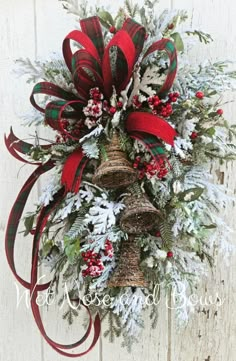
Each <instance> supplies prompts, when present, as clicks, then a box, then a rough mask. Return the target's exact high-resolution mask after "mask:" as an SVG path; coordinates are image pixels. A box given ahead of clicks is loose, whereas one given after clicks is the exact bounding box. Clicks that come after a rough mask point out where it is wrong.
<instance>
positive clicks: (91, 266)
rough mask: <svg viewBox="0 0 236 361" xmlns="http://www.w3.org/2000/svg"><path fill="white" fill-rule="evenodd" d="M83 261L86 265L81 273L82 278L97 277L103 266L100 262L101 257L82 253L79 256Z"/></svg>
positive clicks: (90, 252)
mask: <svg viewBox="0 0 236 361" xmlns="http://www.w3.org/2000/svg"><path fill="white" fill-rule="evenodd" d="M81 256H82V257H83V260H84V261H85V263H86V264H87V268H86V269H85V270H83V271H82V276H83V277H86V276H91V277H98V276H100V275H101V274H102V272H103V270H104V264H103V262H102V261H101V256H100V255H99V254H98V253H95V252H93V251H87V252H83V253H82V254H81Z"/></svg>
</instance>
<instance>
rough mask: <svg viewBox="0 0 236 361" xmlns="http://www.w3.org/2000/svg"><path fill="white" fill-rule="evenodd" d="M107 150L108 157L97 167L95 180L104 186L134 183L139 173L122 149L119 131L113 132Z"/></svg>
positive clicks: (125, 185) (110, 186) (119, 186)
mask: <svg viewBox="0 0 236 361" xmlns="http://www.w3.org/2000/svg"><path fill="white" fill-rule="evenodd" d="M105 150H106V156H107V159H106V160H103V161H102V162H101V164H100V166H99V167H98V168H97V170H96V173H95V175H94V177H93V182H94V183H95V184H97V185H98V186H100V187H104V188H121V187H127V186H129V185H130V184H133V183H134V182H135V180H136V178H137V173H136V171H135V170H134V169H133V167H132V165H131V163H130V162H129V161H128V160H127V158H126V155H125V153H124V152H123V151H122V149H121V146H120V140H119V135H118V133H117V132H114V133H113V136H112V139H111V142H110V143H109V144H107V145H106V146H105Z"/></svg>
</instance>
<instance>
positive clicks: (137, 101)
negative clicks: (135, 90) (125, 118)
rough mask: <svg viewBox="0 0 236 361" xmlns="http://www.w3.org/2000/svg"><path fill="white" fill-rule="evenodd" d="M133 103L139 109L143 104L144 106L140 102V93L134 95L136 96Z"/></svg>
mask: <svg viewBox="0 0 236 361" xmlns="http://www.w3.org/2000/svg"><path fill="white" fill-rule="evenodd" d="M132 103H133V106H134V108H136V109H139V108H141V106H142V103H141V102H140V100H139V96H138V95H134V96H133V101H132Z"/></svg>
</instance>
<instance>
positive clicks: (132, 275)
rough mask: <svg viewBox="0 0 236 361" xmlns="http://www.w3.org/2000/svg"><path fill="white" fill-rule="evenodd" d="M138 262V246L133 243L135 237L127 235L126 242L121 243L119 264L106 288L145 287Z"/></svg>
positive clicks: (145, 283)
mask: <svg viewBox="0 0 236 361" xmlns="http://www.w3.org/2000/svg"><path fill="white" fill-rule="evenodd" d="M139 262H140V249H139V246H138V245H137V243H136V242H135V236H134V235H132V236H131V235H129V238H128V240H127V241H126V240H123V241H122V242H121V248H120V257H119V263H118V266H117V268H116V269H115V271H114V273H113V275H112V277H111V279H110V280H109V281H108V287H147V282H146V281H145V279H144V275H143V272H142V271H141V270H140V268H139Z"/></svg>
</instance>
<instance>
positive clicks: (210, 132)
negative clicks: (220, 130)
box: [206, 127, 216, 137]
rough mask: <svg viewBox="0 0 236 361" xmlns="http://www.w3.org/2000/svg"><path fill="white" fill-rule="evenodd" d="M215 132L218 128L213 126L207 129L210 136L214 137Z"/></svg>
mask: <svg viewBox="0 0 236 361" xmlns="http://www.w3.org/2000/svg"><path fill="white" fill-rule="evenodd" d="M215 132H216V130H215V128H213V127H211V128H209V129H207V131H206V133H207V135H209V136H210V137H213V135H215Z"/></svg>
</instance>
